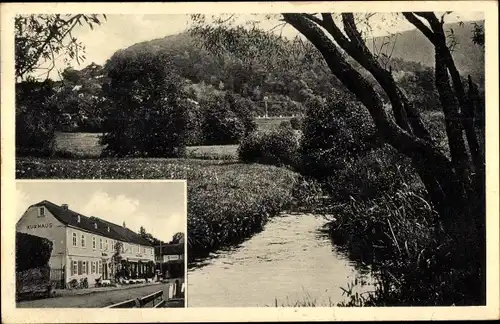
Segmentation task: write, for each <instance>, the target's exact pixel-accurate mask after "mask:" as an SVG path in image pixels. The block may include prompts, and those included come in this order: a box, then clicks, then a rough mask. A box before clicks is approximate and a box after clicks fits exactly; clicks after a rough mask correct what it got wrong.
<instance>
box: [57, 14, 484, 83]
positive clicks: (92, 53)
mask: <svg viewBox="0 0 500 324" xmlns="http://www.w3.org/2000/svg"><path fill="white" fill-rule="evenodd" d="M436 14H438V15H440V14H442V13H439V12H438V13H436ZM225 16H226V17H227V16H228V15H225ZM207 18H208V19H209V20H210V16H208V17H207ZM479 19H484V13H483V12H473V11H471V12H453V13H451V14H449V15H447V16H446V17H445V22H447V23H451V22H457V21H470V20H479ZM248 20H257V21H259V22H260V27H261V28H263V29H264V30H271V29H272V28H273V27H275V26H276V25H277V24H278V21H277V20H276V19H264V17H263V16H262V15H251V14H240V15H237V16H236V17H235V23H236V24H240V23H244V22H246V21H248ZM191 25H192V21H191V18H190V16H189V15H185V14H174V15H166V14H157V15H153V14H146V15H116V14H114V15H107V20H106V21H104V22H103V24H102V25H101V26H98V27H96V28H94V29H93V30H91V29H90V28H89V27H88V26H86V25H83V26H77V27H75V30H74V33H73V36H75V37H77V38H78V39H79V40H80V41H81V42H82V43H83V44H84V45H85V47H86V53H85V55H86V60H85V61H84V62H82V63H81V65H80V66H78V65H77V63H76V62H73V63H72V65H73V67H74V68H76V69H82V68H83V67H85V66H87V65H88V64H90V63H92V62H94V63H96V64H100V65H103V64H104V63H105V62H106V60H107V59H108V58H110V57H111V55H112V54H113V53H114V52H116V51H117V50H119V49H122V48H126V47H128V46H131V45H133V44H136V43H138V42H143V41H148V40H152V39H157V38H162V37H165V36H168V35H175V34H178V33H181V32H183V31H185V30H186V29H187V28H188V27H189V26H191ZM370 25H371V26H372V29H373V30H372V35H373V36H381V35H387V34H388V33H394V32H401V31H405V30H408V29H413V25H411V24H410V23H408V22H407V21H405V20H404V19H400V18H399V19H398V18H396V16H395V15H394V14H392V13H388V14H387V13H384V14H377V15H375V16H374V17H372V18H371V20H370ZM360 29H362V27H361V26H360ZM274 31H275V32H277V31H278V30H277V29H275V30H274ZM282 33H283V35H284V36H287V37H294V36H295V35H296V31H295V30H294V29H293V28H292V27H290V26H288V27H287V28H285V29H283V31H282ZM56 66H57V68H58V69H64V67H65V66H64V64H63V63H62V60H61V61H60V62H58V63H57V64H56ZM51 77H52V78H55V79H58V77H57V73H56V72H54V73H53V74H52V75H51Z"/></svg>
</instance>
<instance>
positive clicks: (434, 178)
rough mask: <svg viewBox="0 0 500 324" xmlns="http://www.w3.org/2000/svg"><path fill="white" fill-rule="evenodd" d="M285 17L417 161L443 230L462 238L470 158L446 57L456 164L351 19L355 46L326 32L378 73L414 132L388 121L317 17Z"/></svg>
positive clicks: (440, 72)
mask: <svg viewBox="0 0 500 324" xmlns="http://www.w3.org/2000/svg"><path fill="white" fill-rule="evenodd" d="M283 16H284V19H285V21H286V22H288V23H289V24H291V25H292V26H293V27H294V28H295V29H297V30H298V31H299V32H300V33H301V34H303V35H304V36H305V37H306V38H307V39H308V40H309V41H310V42H311V43H312V44H313V45H314V46H315V47H316V48H317V49H318V50H319V52H320V53H321V54H322V56H323V58H324V59H325V61H326V63H327V65H328V67H329V69H330V70H331V71H332V73H333V74H334V75H335V76H336V77H337V78H338V79H339V80H340V81H341V82H342V84H343V85H344V86H345V87H346V88H347V89H348V90H349V91H350V92H352V93H353V94H354V95H355V96H356V98H357V99H358V100H359V101H360V102H361V103H362V104H363V105H364V106H365V107H366V108H367V109H368V111H369V112H370V114H371V116H372V119H373V121H374V123H375V126H376V128H377V131H378V133H379V135H380V137H381V139H382V140H383V141H385V142H386V143H388V144H389V145H391V146H392V147H394V148H395V149H396V150H397V151H399V152H400V153H402V154H405V155H406V156H408V157H410V158H411V159H412V161H413V165H414V166H415V168H416V170H417V172H418V174H419V176H420V178H421V179H422V181H423V183H424V184H425V187H426V189H427V190H428V193H429V196H430V198H431V201H432V203H433V204H434V205H435V207H436V209H437V211H438V212H439V214H440V218H441V220H442V223H443V226H444V227H445V229H446V230H447V231H448V232H449V234H450V235H451V236H453V237H454V238H455V239H456V240H460V239H461V238H462V237H463V233H464V232H463V231H464V229H466V228H467V227H468V224H470V222H468V221H467V217H466V215H467V214H468V213H467V206H466V202H467V197H468V193H469V192H470V191H469V189H470V187H469V184H470V179H469V169H468V156H467V153H466V149H465V144H464V141H463V137H462V133H463V129H462V124H461V122H460V118H459V117H460V115H459V114H458V111H457V105H456V102H455V97H454V93H453V91H452V89H451V87H450V85H449V78H448V73H447V71H446V63H445V62H444V59H443V55H440V53H437V54H436V61H437V64H436V86H437V87H438V90H439V93H440V99H441V103H442V105H443V110H444V111H445V116H446V118H445V120H446V130H447V134H448V138H449V144H450V149H451V152H452V160H451V161H450V160H449V159H448V158H447V157H446V156H445V155H444V153H442V152H441V151H440V150H439V148H438V147H437V146H436V145H434V143H432V141H429V140H427V139H430V136H429V135H428V132H427V130H426V129H425V127H424V126H423V123H422V122H421V119H420V118H419V115H418V111H417V110H416V109H415V108H414V107H412V106H411V103H410V102H409V101H408V100H407V98H406V97H405V96H404V94H403V93H402V92H401V91H400V90H398V88H397V86H396V85H395V83H394V80H393V79H392V76H391V75H390V74H387V73H385V72H384V71H383V70H382V69H380V67H379V66H378V65H377V64H376V62H374V61H373V60H371V59H370V58H369V57H367V56H368V55H369V54H368V53H366V52H365V51H363V43H362V40H360V39H358V38H357V37H358V36H357V35H356V31H355V29H354V28H353V27H352V26H351V27H349V24H350V22H349V21H346V25H347V27H348V29H350V32H348V34H350V36H351V39H354V40H355V41H354V43H350V44H348V43H347V42H348V40H347V38H346V37H345V36H343V35H337V37H335V35H336V29H335V25H334V24H333V25H332V24H330V25H328V26H329V27H328V28H329V29H328V28H326V27H325V28H326V29H327V30H328V31H331V34H333V36H334V38H335V40H336V41H337V43H338V44H344V45H345V47H344V46H342V47H343V49H344V50H346V52H348V53H349V54H352V55H351V56H353V57H354V58H355V59H356V60H357V61H358V62H360V64H362V65H363V66H364V67H366V68H367V70H369V71H370V72H371V73H372V75H374V77H375V78H376V79H377V81H378V82H379V84H381V86H382V87H383V89H384V91H385V92H386V93H388V95H389V96H390V98H392V100H391V102H392V103H393V109H394V108H395V111H396V112H397V111H399V112H400V113H407V114H409V115H410V116H411V117H412V118H410V119H408V122H410V120H412V126H413V127H412V129H413V133H412V132H409V131H407V129H408V128H406V127H405V125H407V124H406V123H405V122H404V120H403V119H402V118H401V119H400V121H399V122H396V123H394V121H393V120H391V119H390V118H389V116H388V114H387V112H386V111H385V109H384V107H383V103H382V100H381V98H380V96H379V95H378V93H377V92H376V91H375V89H374V88H373V86H372V85H370V84H369V82H368V81H367V80H366V79H365V78H364V77H363V76H361V74H360V73H359V72H357V71H356V70H355V69H354V68H353V67H352V66H351V65H350V64H349V63H348V62H347V61H346V60H345V58H344V57H343V56H342V55H341V53H340V51H339V50H338V48H337V47H336V45H335V44H334V43H333V42H332V41H331V40H330V39H329V38H328V37H327V36H326V35H325V33H324V32H323V31H322V30H321V29H319V28H318V27H317V26H316V23H315V19H311V18H310V17H308V16H307V15H302V14H283ZM324 17H325V16H324ZM347 20H348V19H347ZM324 21H327V22H328V20H323V22H322V24H323V25H324V24H325V23H324ZM353 44H354V45H353ZM398 107H399V108H398ZM396 115H397V113H396ZM405 128H406V129H405ZM415 130H418V131H419V132H420V135H421V136H417V135H416V134H414V133H415ZM467 240H468V239H467Z"/></svg>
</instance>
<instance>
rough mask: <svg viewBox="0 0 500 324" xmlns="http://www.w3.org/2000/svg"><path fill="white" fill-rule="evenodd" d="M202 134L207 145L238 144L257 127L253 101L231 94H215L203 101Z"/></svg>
mask: <svg viewBox="0 0 500 324" xmlns="http://www.w3.org/2000/svg"><path fill="white" fill-rule="evenodd" d="M202 106H203V107H204V119H203V124H202V133H203V139H204V144H205V145H226V144H237V143H238V142H239V141H240V139H241V138H242V137H243V136H245V135H247V134H249V133H250V132H253V131H254V130H255V129H256V128H257V126H256V124H255V121H254V120H253V117H252V111H251V107H252V103H251V101H249V100H247V99H244V98H240V97H236V96H234V95H232V94H230V93H226V94H225V95H221V94H215V95H212V96H210V97H208V98H205V99H204V100H203V101H202Z"/></svg>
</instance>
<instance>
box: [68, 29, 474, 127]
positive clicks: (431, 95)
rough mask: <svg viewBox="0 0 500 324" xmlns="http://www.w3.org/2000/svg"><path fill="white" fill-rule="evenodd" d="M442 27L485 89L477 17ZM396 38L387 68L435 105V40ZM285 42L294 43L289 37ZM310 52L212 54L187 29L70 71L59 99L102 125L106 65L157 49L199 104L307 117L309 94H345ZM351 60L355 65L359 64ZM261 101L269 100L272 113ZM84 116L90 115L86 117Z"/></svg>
mask: <svg viewBox="0 0 500 324" xmlns="http://www.w3.org/2000/svg"><path fill="white" fill-rule="evenodd" d="M478 23H481V22H478ZM445 29H446V30H448V31H451V30H453V32H454V35H455V38H456V40H457V43H458V45H457V46H456V47H455V50H454V52H453V56H454V58H455V62H456V64H457V67H458V69H459V70H460V72H461V73H462V74H464V75H466V74H471V75H472V76H473V77H474V78H475V79H476V81H477V82H478V83H479V84H480V87H481V83H482V82H483V80H484V79H483V78H484V52H483V50H482V48H480V47H479V46H476V45H474V44H473V43H472V41H471V37H472V22H468V23H465V24H464V25H463V26H460V25H459V24H448V25H446V26H445ZM394 40H395V46H394V50H393V53H392V59H391V62H390V66H391V68H392V72H393V75H394V77H395V79H396V81H397V82H398V83H399V84H400V85H401V86H402V87H403V88H404V89H405V90H406V91H407V93H408V95H409V96H410V98H411V99H412V100H413V101H414V102H415V103H416V104H417V105H420V106H421V107H422V109H431V110H432V109H435V108H436V107H437V105H438V104H439V103H438V101H437V99H438V97H437V95H436V92H435V89H434V87H433V82H432V78H433V72H432V69H433V64H434V49H433V48H432V46H431V44H430V42H429V41H428V40H427V39H426V38H424V36H422V35H421V34H420V32H419V31H417V30H410V31H406V32H402V33H400V34H398V35H397V36H394V37H393V38H392V39H391V41H394ZM384 41H386V39H384V38H381V37H379V38H376V39H373V41H372V40H369V41H368V42H367V45H369V46H371V47H373V46H376V48H379V47H380V44H382V43H383V42H384ZM281 45H283V44H281ZM285 46H296V45H295V44H294V43H292V42H290V43H286V44H285ZM308 51H310V52H315V50H311V48H304V47H303V46H301V47H297V48H294V49H293V51H292V52H294V53H299V54H298V55H295V54H294V55H292V56H290V57H281V58H280V60H285V61H287V62H288V66H287V68H283V65H282V62H276V64H275V65H274V66H273V65H271V66H270V65H269V62H264V61H263V60H265V59H262V58H259V57H257V58H251V63H249V62H248V61H245V60H242V59H241V57H238V55H235V54H234V53H233V54H230V53H226V54H225V55H223V56H222V57H218V56H215V55H213V54H211V53H209V52H207V51H206V50H204V49H203V48H202V47H201V46H200V40H198V39H196V38H194V37H193V36H191V35H190V34H188V33H187V32H185V33H181V34H177V35H171V36H166V37H164V38H160V39H154V40H151V41H146V42H141V43H137V44H134V45H132V46H130V47H128V48H125V49H122V50H119V51H117V52H116V53H115V54H114V55H113V56H112V57H111V58H110V60H108V63H107V64H106V65H105V66H103V67H102V66H98V65H96V64H93V63H92V64H90V65H89V66H87V67H85V68H84V69H82V70H79V71H77V70H74V69H67V70H65V71H64V73H63V78H64V86H63V87H62V91H58V92H59V93H60V96H61V97H62V99H61V102H60V104H59V106H60V107H61V108H62V112H64V113H67V114H66V115H68V114H69V116H72V117H69V116H66V117H64V118H66V119H67V120H66V121H65V123H73V121H74V120H75V116H77V115H78V116H77V117H76V119H77V120H78V121H77V122H76V124H88V123H90V124H89V125H87V126H86V129H95V130H98V129H99V127H98V126H96V125H94V124H95V123H97V124H99V120H97V121H95V118H97V116H101V113H102V109H103V107H104V106H105V102H104V101H103V99H104V97H103V96H104V92H103V89H104V87H105V85H106V83H107V82H108V78H107V72H106V71H107V65H108V64H109V63H110V62H111V61H112V60H113V58H114V57H115V56H116V55H125V56H127V55H128V54H131V53H154V54H162V55H165V57H167V58H168V60H167V61H168V62H169V63H168V64H169V69H170V71H171V73H173V74H175V75H177V76H179V77H180V78H181V79H183V80H185V81H186V85H187V86H186V88H185V90H186V91H187V92H188V93H189V96H190V98H191V99H193V100H195V101H198V102H200V101H203V100H204V99H206V98H208V97H210V96H211V95H214V94H221V93H224V92H230V93H232V94H235V95H237V96H240V97H243V98H245V99H246V100H247V101H248V102H249V104H251V105H252V107H253V108H252V109H251V111H252V112H253V114H254V115H255V116H262V115H265V114H266V113H267V114H268V115H269V116H280V115H296V114H302V113H304V106H305V103H306V101H307V100H308V98H310V97H311V96H320V97H327V96H331V95H335V93H338V92H345V89H344V87H343V86H342V85H341V84H340V83H339V82H338V80H336V79H335V78H334V77H332V75H331V73H330V72H329V70H328V68H327V67H326V66H325V63H324V61H323V60H322V59H320V58H318V56H317V55H318V54H317V53H316V54H312V55H311V54H310V52H308ZM311 57H312V59H311ZM472 58H473V59H472ZM351 63H353V64H354V65H355V66H358V65H357V64H356V63H355V62H352V61H351ZM358 67H359V66H358ZM361 73H363V74H365V75H366V76H367V77H368V79H369V80H370V79H371V77H370V76H369V75H368V74H367V72H366V71H364V70H361ZM264 98H267V99H266V100H267V103H268V104H267V110H266V105H265V103H264ZM87 117H89V118H90V119H88V120H87V119H86V118H87ZM91 119H94V121H91ZM98 119H99V118H98ZM70 120H71V121H70Z"/></svg>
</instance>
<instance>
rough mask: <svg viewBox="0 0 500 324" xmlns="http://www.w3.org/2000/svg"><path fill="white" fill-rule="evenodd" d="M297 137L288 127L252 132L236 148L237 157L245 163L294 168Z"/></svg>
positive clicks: (297, 143) (296, 160) (296, 158)
mask: <svg viewBox="0 0 500 324" xmlns="http://www.w3.org/2000/svg"><path fill="white" fill-rule="evenodd" d="M299 145H300V142H299V137H298V135H297V134H296V133H295V131H294V130H293V129H291V127H289V126H285V127H280V128H278V129H277V130H273V131H270V132H265V133H258V132H254V133H252V134H250V135H249V136H247V137H245V138H244V139H243V140H242V141H241V143H240V146H239V147H238V156H239V158H240V160H241V161H243V162H246V163H261V164H272V165H277V166H284V165H287V166H292V167H296V166H297V163H298V150H299Z"/></svg>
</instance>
